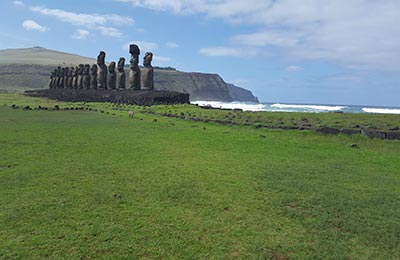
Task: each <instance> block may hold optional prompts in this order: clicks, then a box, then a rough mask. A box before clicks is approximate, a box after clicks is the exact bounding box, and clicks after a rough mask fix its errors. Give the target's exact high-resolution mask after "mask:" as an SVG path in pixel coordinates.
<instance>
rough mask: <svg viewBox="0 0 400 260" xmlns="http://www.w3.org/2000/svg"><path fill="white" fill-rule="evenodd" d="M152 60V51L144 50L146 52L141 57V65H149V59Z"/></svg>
mask: <svg viewBox="0 0 400 260" xmlns="http://www.w3.org/2000/svg"><path fill="white" fill-rule="evenodd" d="M152 60H153V53H151V52H146V54H145V55H144V57H143V66H145V67H151V61H152Z"/></svg>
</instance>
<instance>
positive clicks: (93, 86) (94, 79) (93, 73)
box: [90, 64, 97, 89]
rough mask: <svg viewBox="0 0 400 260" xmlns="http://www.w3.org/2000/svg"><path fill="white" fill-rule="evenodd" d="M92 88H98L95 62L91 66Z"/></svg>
mask: <svg viewBox="0 0 400 260" xmlns="http://www.w3.org/2000/svg"><path fill="white" fill-rule="evenodd" d="M90 88H91V89H97V65H96V64H93V66H92V68H90Z"/></svg>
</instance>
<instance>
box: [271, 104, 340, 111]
mask: <svg viewBox="0 0 400 260" xmlns="http://www.w3.org/2000/svg"><path fill="white" fill-rule="evenodd" d="M271 107H274V108H279V109H296V110H316V111H340V110H343V109H345V108H346V107H345V106H326V105H324V106H323V105H294V104H279V103H277V104H272V105H271Z"/></svg>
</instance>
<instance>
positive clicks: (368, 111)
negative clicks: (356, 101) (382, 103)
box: [362, 107, 400, 114]
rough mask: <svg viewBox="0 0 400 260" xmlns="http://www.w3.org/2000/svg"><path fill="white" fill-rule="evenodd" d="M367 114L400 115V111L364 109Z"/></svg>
mask: <svg viewBox="0 0 400 260" xmlns="http://www.w3.org/2000/svg"><path fill="white" fill-rule="evenodd" d="M362 111H364V112H365V113H374V114H400V109H393V108H368V107H364V108H363V109H362Z"/></svg>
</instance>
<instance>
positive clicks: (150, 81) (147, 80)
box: [141, 52, 154, 90]
mask: <svg viewBox="0 0 400 260" xmlns="http://www.w3.org/2000/svg"><path fill="white" fill-rule="evenodd" d="M152 60H153V53H151V52H146V54H145V55H144V58H143V66H144V68H143V70H142V84H141V85H142V86H141V88H142V89H145V90H153V89H154V69H153V66H151V61H152Z"/></svg>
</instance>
